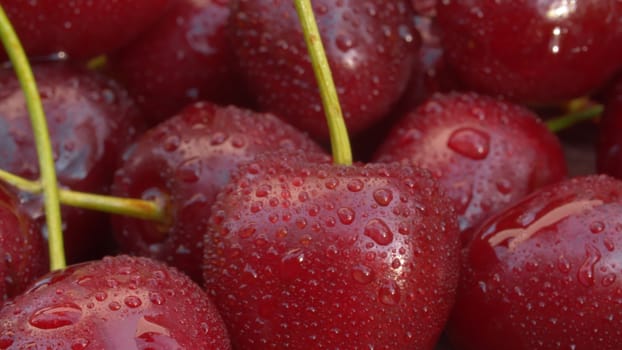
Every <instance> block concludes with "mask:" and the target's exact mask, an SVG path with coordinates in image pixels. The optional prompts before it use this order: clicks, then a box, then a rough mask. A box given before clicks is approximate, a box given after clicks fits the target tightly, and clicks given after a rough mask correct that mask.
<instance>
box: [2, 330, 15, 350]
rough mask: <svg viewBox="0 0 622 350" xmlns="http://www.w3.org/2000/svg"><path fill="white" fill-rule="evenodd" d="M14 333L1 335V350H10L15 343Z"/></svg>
mask: <svg viewBox="0 0 622 350" xmlns="http://www.w3.org/2000/svg"><path fill="white" fill-rule="evenodd" d="M14 341H15V340H14V334H13V332H7V333H3V334H2V335H0V349H8V348H9V347H10V346H11V345H13V342H14Z"/></svg>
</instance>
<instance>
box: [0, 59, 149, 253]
mask: <svg viewBox="0 0 622 350" xmlns="http://www.w3.org/2000/svg"><path fill="white" fill-rule="evenodd" d="M33 69H34V74H35V76H36V79H37V84H38V88H39V92H40V94H41V99H42V103H43V108H44V110H45V113H46V115H47V123H48V127H49V129H50V135H51V140H52V148H53V152H54V155H55V158H56V171H57V173H58V179H59V182H60V183H61V185H62V186H66V187H69V188H71V189H73V190H76V191H84V192H94V193H107V191H108V187H109V186H110V184H111V183H112V176H113V172H114V169H116V168H117V166H118V163H119V161H120V153H121V150H123V149H124V148H125V147H127V145H128V144H129V143H130V142H131V141H132V139H133V138H134V136H135V135H136V133H137V128H138V129H141V128H142V127H140V126H139V125H140V123H139V119H140V114H139V112H138V110H137V109H136V106H135V105H134V104H133V103H132V101H131V100H130V99H129V97H128V96H127V93H126V92H125V91H124V90H122V89H121V88H120V87H119V86H118V85H117V84H115V83H114V82H112V81H110V80H108V79H105V78H103V77H101V76H99V75H97V74H96V73H94V72H91V71H83V70H80V69H78V68H75V67H71V66H67V65H62V64H46V65H37V66H34V67H33ZM0 168H2V169H4V170H6V171H10V172H12V173H14V174H17V175H20V176H23V177H26V178H29V179H33V180H34V179H37V178H38V177H39V163H38V160H37V153H36V148H35V145H34V139H33V134H32V128H31V126H30V119H29V117H28V111H27V110H26V102H25V101H24V95H23V94H22V93H21V88H20V85H19V82H18V81H17V79H16V77H15V75H14V73H13V72H12V71H10V70H6V69H5V70H1V71H0ZM21 200H22V205H23V206H24V207H25V208H26V210H27V211H28V213H29V215H30V216H31V217H32V218H34V219H36V220H38V221H40V222H41V223H43V222H44V221H45V218H44V216H45V213H44V210H43V205H42V201H41V198H40V196H39V195H29V194H23V195H22V199H21ZM62 216H63V222H64V226H65V227H64V233H65V249H66V252H67V258H68V260H69V261H72V262H75V261H82V260H85V259H90V258H92V257H93V255H97V254H99V253H100V252H99V251H100V249H102V248H103V247H104V246H105V242H108V241H111V237H110V233H109V230H108V229H107V226H108V225H107V222H108V218H107V216H105V215H103V214H100V213H96V212H92V211H88V210H83V209H77V208H72V207H63V209H62Z"/></svg>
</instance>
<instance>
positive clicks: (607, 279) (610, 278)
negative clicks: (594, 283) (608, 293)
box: [601, 273, 616, 287]
mask: <svg viewBox="0 0 622 350" xmlns="http://www.w3.org/2000/svg"><path fill="white" fill-rule="evenodd" d="M615 281H616V275H615V273H610V274H608V275H607V276H605V277H603V280H602V281H601V284H602V285H603V287H608V286H610V285H612V284H613V283H614V282H615Z"/></svg>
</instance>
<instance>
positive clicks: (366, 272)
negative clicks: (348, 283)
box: [352, 265, 374, 284]
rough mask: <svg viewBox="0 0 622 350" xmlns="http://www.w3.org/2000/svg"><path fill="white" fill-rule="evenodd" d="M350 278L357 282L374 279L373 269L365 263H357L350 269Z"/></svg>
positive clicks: (365, 282)
mask: <svg viewBox="0 0 622 350" xmlns="http://www.w3.org/2000/svg"><path fill="white" fill-rule="evenodd" d="M352 278H354V280H355V281H357V282H359V283H362V284H367V283H370V282H371V281H373V280H374V271H373V270H372V269H370V268H369V267H367V266H365V265H357V266H355V267H354V268H353V269H352Z"/></svg>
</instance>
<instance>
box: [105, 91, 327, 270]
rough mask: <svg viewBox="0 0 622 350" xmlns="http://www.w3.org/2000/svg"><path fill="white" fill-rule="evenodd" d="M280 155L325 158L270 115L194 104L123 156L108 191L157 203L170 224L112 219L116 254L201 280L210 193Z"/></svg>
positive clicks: (147, 134) (306, 138)
mask: <svg viewBox="0 0 622 350" xmlns="http://www.w3.org/2000/svg"><path fill="white" fill-rule="evenodd" d="M278 149H283V150H290V151H293V150H298V149H300V150H304V151H307V152H311V153H323V151H322V150H321V148H320V147H319V146H318V145H317V144H316V143H315V142H314V141H312V140H311V139H310V138H309V137H308V136H307V135H305V134H303V133H301V132H300V131H298V130H296V129H294V128H293V127H291V126H290V125H288V124H286V123H285V122H283V121H282V120H280V119H278V118H277V117H275V116H274V115H271V114H261V113H255V112H251V111H249V110H244V109H240V108H237V107H219V106H216V105H212V104H209V103H197V104H194V105H192V106H190V107H188V108H186V109H184V110H183V111H182V112H181V113H180V114H178V115H176V116H174V117H173V118H171V119H168V120H166V121H165V122H163V123H162V124H159V125H158V126H156V127H154V128H152V129H151V130H149V131H148V132H147V133H145V134H144V135H142V136H141V137H140V139H139V140H138V141H137V142H136V144H135V145H133V146H132V147H131V148H130V149H129V151H128V152H127V154H126V155H125V158H126V160H125V162H124V164H123V165H122V167H121V168H120V169H119V170H118V171H117V173H116V178H115V183H114V187H113V193H114V194H115V195H117V196H122V197H133V198H146V199H154V198H155V199H160V200H163V201H165V202H167V203H168V215H169V221H168V222H167V223H164V224H162V223H153V222H146V221H144V220H139V219H132V218H126V217H114V218H113V223H114V227H115V236H116V239H117V241H118V243H119V245H120V246H121V249H122V250H123V251H125V252H130V253H132V254H140V255H147V256H150V257H153V258H157V259H160V260H164V261H166V262H168V263H170V264H171V265H173V266H176V267H178V268H180V269H181V270H182V271H184V272H186V273H187V274H189V275H190V276H191V277H193V278H194V279H195V280H196V281H200V280H201V257H202V252H203V247H202V245H203V243H202V241H203V235H204V234H205V231H206V230H207V227H206V226H207V219H208V217H209V215H210V208H211V206H212V204H213V202H214V200H215V198H216V194H217V193H218V192H219V191H220V190H221V189H222V187H224V186H225V184H226V183H227V182H228V181H229V176H230V173H231V171H232V170H233V169H234V168H235V167H236V166H237V165H238V164H239V163H241V162H244V161H247V160H250V159H252V158H253V157H254V156H255V155H256V154H257V153H260V152H266V151H273V150H278Z"/></svg>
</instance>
